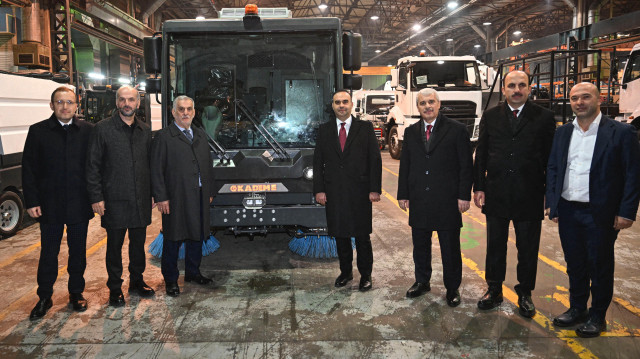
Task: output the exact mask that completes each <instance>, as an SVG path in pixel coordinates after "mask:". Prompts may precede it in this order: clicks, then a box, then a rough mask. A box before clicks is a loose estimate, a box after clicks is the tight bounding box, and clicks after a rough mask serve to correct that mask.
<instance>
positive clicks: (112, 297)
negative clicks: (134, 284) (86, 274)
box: [109, 290, 124, 308]
mask: <svg viewBox="0 0 640 359" xmlns="http://www.w3.org/2000/svg"><path fill="white" fill-rule="evenodd" d="M109 305H110V306H112V307H116V308H117V307H122V306H123V305H124V295H123V294H122V291H121V290H112V291H111V292H110V293H109Z"/></svg>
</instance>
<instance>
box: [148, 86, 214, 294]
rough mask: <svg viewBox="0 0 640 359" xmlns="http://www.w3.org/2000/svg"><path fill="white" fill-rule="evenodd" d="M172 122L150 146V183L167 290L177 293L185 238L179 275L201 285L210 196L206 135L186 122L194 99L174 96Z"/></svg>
mask: <svg viewBox="0 0 640 359" xmlns="http://www.w3.org/2000/svg"><path fill="white" fill-rule="evenodd" d="M172 114H173V118H174V122H173V124H170V125H169V126H167V127H165V128H163V129H162V130H160V131H158V133H157V134H156V136H155V138H154V139H153V145H152V149H151V187H152V192H153V197H154V198H155V201H156V202H157V204H158V210H159V211H160V212H161V213H162V230H163V234H164V242H163V243H162V276H163V277H164V282H165V285H166V291H167V294H168V295H170V296H172V297H177V296H178V295H179V294H180V287H179V286H178V276H179V275H180V272H179V271H178V250H179V249H180V245H181V244H182V243H184V244H185V259H184V262H185V265H184V271H185V275H184V281H185V282H195V283H197V284H200V285H206V284H209V283H211V282H212V280H211V279H210V278H206V277H204V276H203V275H202V274H201V273H200V262H201V260H202V243H203V241H204V239H205V236H208V235H209V218H210V217H209V208H210V207H209V204H210V203H211V201H212V200H213V195H214V188H213V165H212V161H211V152H210V150H209V145H208V143H207V135H206V134H205V132H204V131H203V130H202V129H200V128H195V127H193V126H191V122H192V121H193V117H194V116H195V108H194V103H193V100H192V99H191V98H189V97H187V96H178V97H176V98H175V100H174V101H173V110H172Z"/></svg>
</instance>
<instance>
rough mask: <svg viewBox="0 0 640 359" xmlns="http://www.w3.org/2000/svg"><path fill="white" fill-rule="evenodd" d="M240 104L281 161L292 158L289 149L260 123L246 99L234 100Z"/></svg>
mask: <svg viewBox="0 0 640 359" xmlns="http://www.w3.org/2000/svg"><path fill="white" fill-rule="evenodd" d="M234 102H235V103H236V105H237V106H238V109H239V110H240V112H242V113H243V114H244V115H245V117H247V119H249V121H251V123H252V124H253V126H254V127H255V128H256V129H257V130H258V132H259V133H260V135H262V137H264V139H265V140H266V141H267V143H268V144H269V146H271V148H272V149H273V153H274V154H275V155H276V158H277V159H278V160H280V161H286V160H291V157H290V156H289V154H288V153H287V151H286V150H285V149H284V147H282V145H281V144H280V143H279V142H278V141H277V140H276V139H275V138H273V136H272V135H271V133H270V132H269V131H268V130H267V129H266V128H264V126H262V124H260V122H259V120H258V118H256V115H254V114H253V113H252V112H251V110H250V109H249V108H248V107H247V105H246V104H245V103H244V101H242V100H239V99H236V100H235V101H234Z"/></svg>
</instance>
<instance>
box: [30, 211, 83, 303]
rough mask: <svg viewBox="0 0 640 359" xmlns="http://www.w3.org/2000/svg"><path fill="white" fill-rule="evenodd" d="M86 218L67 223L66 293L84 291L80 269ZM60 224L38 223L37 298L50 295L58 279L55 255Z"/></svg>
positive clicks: (61, 229) (60, 229)
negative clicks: (67, 280)
mask: <svg viewBox="0 0 640 359" xmlns="http://www.w3.org/2000/svg"><path fill="white" fill-rule="evenodd" d="M88 227H89V221H84V222H80V223H76V224H68V225H67V246H68V247H69V259H68V265H67V272H68V273H69V282H68V283H67V287H68V289H69V293H82V292H83V291H84V285H85V282H84V270H85V268H86V267H87V230H88ZM63 232H64V224H62V223H60V224H46V223H40V260H39V261H38V275H37V280H38V290H37V293H38V297H40V299H46V298H50V297H51V296H52V295H53V284H54V283H55V282H56V279H57V278H58V254H59V253H60V244H61V243H62V235H63Z"/></svg>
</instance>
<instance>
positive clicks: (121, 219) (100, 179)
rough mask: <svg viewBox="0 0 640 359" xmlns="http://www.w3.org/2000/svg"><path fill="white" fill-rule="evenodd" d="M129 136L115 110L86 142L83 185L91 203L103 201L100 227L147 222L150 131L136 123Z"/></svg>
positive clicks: (135, 224)
mask: <svg viewBox="0 0 640 359" xmlns="http://www.w3.org/2000/svg"><path fill="white" fill-rule="evenodd" d="M135 123H136V126H135V128H134V130H133V134H132V135H131V139H130V138H129V136H128V135H127V132H126V131H128V130H127V129H126V128H125V127H124V126H125V123H124V122H123V121H122V119H121V118H120V113H119V112H118V111H115V113H114V115H113V116H112V117H111V118H109V119H104V120H102V121H100V122H98V124H97V125H96V127H95V130H94V131H93V133H92V136H91V140H90V141H89V154H88V156H87V183H88V186H87V187H88V189H89V198H90V200H91V203H96V202H100V201H104V202H105V214H104V216H102V227H104V228H139V227H146V226H148V225H149V224H150V223H151V179H150V174H149V149H150V148H151V129H150V128H149V126H148V125H147V124H145V123H143V122H140V121H139V120H135Z"/></svg>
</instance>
